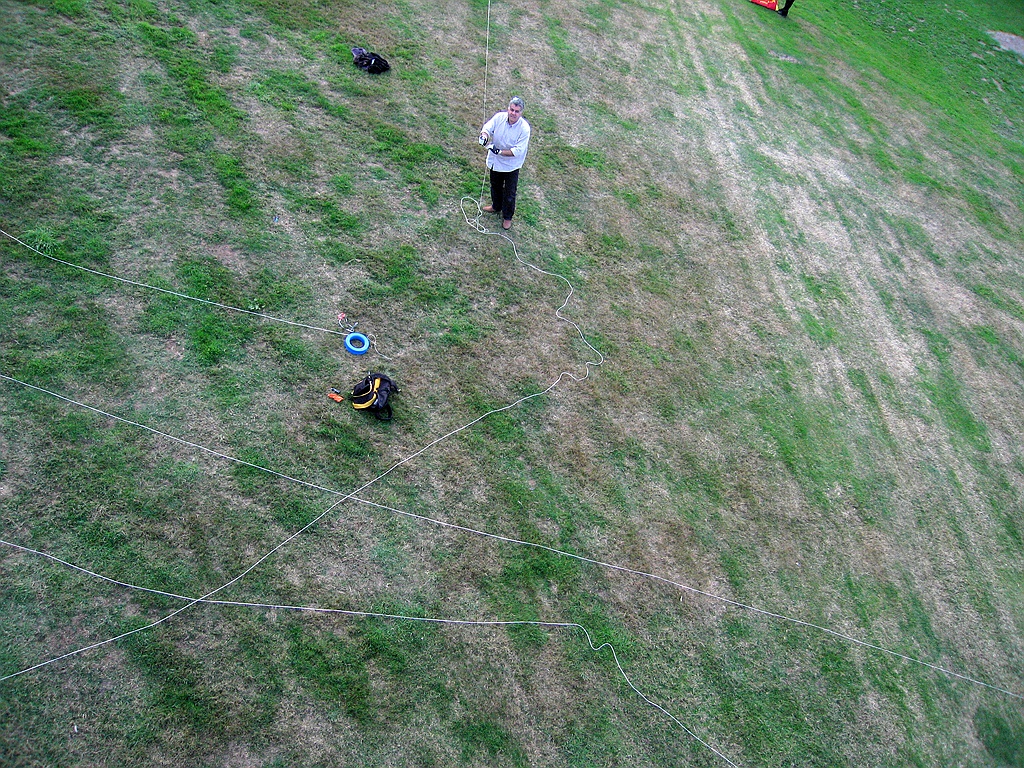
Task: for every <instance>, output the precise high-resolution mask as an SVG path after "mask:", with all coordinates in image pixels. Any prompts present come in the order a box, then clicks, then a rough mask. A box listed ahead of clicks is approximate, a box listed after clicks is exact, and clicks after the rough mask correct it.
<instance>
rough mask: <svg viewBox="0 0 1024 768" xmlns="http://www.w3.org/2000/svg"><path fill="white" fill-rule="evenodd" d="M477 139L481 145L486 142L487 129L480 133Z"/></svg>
mask: <svg viewBox="0 0 1024 768" xmlns="http://www.w3.org/2000/svg"><path fill="white" fill-rule="evenodd" d="M478 141H479V142H480V146H481V147H482V146H483V145H484V144H486V143H487V131H484V132H483V133H481V134H480V138H479V139H478Z"/></svg>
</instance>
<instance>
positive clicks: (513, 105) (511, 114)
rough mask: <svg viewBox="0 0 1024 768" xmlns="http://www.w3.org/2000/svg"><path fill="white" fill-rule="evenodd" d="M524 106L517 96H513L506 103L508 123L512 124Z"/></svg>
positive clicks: (521, 112)
mask: <svg viewBox="0 0 1024 768" xmlns="http://www.w3.org/2000/svg"><path fill="white" fill-rule="evenodd" d="M525 106H526V105H525V104H524V103H523V100H522V99H520V98H519V97H518V96H513V97H512V98H511V99H509V102H508V121H509V122H510V123H514V122H516V121H517V120H518V119H519V116H520V115H522V114H523V107H525Z"/></svg>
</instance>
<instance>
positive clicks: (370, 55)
mask: <svg viewBox="0 0 1024 768" xmlns="http://www.w3.org/2000/svg"><path fill="white" fill-rule="evenodd" d="M352 63H353V64H355V65H356V66H357V67H359V68H360V69H362V70H364V71H366V72H369V73H370V74H371V75H379V74H380V73H381V72H387V71H388V70H389V69H391V65H390V64H388V60H387V59H385V58H384V57H383V56H381V55H380V54H379V53H374V52H372V51H368V50H366V49H365V48H353V49H352Z"/></svg>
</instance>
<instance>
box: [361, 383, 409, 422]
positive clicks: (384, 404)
mask: <svg viewBox="0 0 1024 768" xmlns="http://www.w3.org/2000/svg"><path fill="white" fill-rule="evenodd" d="M397 392H398V385H397V384H395V382H393V381H392V380H391V379H389V378H388V377H387V376H386V375H384V374H383V373H370V374H369V375H368V376H367V377H366V378H365V379H363V380H362V381H360V382H359V383H358V384H356V385H355V386H354V387H352V407H353V408H355V409H356V410H357V411H370V412H371V413H373V414H374V415H375V416H376V417H377V418H378V419H380V420H381V421H391V403H389V402H388V400H389V399H390V398H391V395H392V394H395V393H397Z"/></svg>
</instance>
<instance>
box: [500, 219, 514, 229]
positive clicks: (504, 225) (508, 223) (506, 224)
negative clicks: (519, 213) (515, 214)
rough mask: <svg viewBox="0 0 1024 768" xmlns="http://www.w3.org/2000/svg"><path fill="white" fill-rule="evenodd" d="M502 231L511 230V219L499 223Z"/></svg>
mask: <svg viewBox="0 0 1024 768" xmlns="http://www.w3.org/2000/svg"><path fill="white" fill-rule="evenodd" d="M501 228H502V229H512V219H505V220H504V221H502V222H501Z"/></svg>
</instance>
